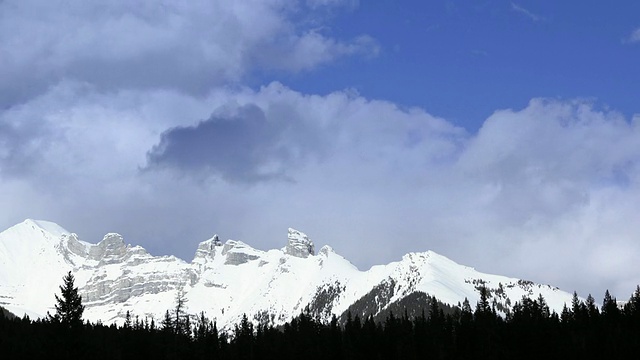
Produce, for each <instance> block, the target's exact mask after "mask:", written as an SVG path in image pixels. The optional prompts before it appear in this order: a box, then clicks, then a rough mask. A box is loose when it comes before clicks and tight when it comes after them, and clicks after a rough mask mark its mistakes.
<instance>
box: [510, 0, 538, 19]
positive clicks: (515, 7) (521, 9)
mask: <svg viewBox="0 0 640 360" xmlns="http://www.w3.org/2000/svg"><path fill="white" fill-rule="evenodd" d="M511 10H513V11H515V12H517V13H520V14H522V15H524V16H526V17H528V18H529V19H531V20H532V21H540V20H542V17H540V16H538V15H536V14H534V13H533V12H531V11H529V10H527V9H525V8H524V7H522V6H520V5H518V4H516V3H513V2H512V3H511Z"/></svg>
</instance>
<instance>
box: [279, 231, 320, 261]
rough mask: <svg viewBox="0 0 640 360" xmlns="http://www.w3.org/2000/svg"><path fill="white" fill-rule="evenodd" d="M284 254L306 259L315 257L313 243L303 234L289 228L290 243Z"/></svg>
mask: <svg viewBox="0 0 640 360" xmlns="http://www.w3.org/2000/svg"><path fill="white" fill-rule="evenodd" d="M284 252H285V253H286V254H289V255H291V256H295V257H299V258H306V257H308V256H309V255H315V248H314V246H313V241H311V240H310V239H309V237H307V235H306V234H305V233H303V232H300V231H298V230H296V229H292V228H289V243H288V244H287V246H286V247H285V248H284Z"/></svg>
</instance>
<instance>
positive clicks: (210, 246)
mask: <svg viewBox="0 0 640 360" xmlns="http://www.w3.org/2000/svg"><path fill="white" fill-rule="evenodd" d="M218 248H220V250H217V249H218ZM217 251H222V242H221V241H220V238H219V237H218V235H217V234H216V235H213V237H212V238H211V239H209V240H206V241H203V242H201V243H200V244H199V245H198V249H197V250H196V255H195V257H194V259H199V258H207V257H208V258H213V257H214V256H215V254H216V252H217Z"/></svg>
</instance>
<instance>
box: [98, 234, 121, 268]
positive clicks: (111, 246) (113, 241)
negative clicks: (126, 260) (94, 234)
mask: <svg viewBox="0 0 640 360" xmlns="http://www.w3.org/2000/svg"><path fill="white" fill-rule="evenodd" d="M126 253H127V245H126V244H125V243H124V239H123V238H122V235H120V234H116V233H109V234H107V235H105V236H104V238H103V239H102V241H100V242H99V243H98V244H97V245H95V246H93V247H92V248H91V249H90V250H89V257H90V258H91V259H93V260H97V261H100V262H101V263H105V264H112V263H116V262H120V261H121V260H122V258H123V257H124V256H125V255H126Z"/></svg>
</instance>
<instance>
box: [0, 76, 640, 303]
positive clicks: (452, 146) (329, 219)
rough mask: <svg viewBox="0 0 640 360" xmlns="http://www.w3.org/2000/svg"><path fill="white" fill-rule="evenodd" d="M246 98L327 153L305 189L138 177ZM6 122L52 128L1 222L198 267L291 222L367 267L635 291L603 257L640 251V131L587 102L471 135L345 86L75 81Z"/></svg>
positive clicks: (517, 115)
mask: <svg viewBox="0 0 640 360" xmlns="http://www.w3.org/2000/svg"><path fill="white" fill-rule="evenodd" d="M249 104H252V105H253V106H257V107H259V108H260V109H261V111H262V112H263V113H264V116H265V117H264V119H265V121H267V122H272V121H279V119H283V118H287V119H288V121H292V122H294V123H296V125H295V127H292V128H288V130H287V132H285V134H287V135H286V136H283V137H282V138H278V142H279V145H278V146H281V147H282V148H283V149H288V150H287V151H293V152H296V151H299V148H300V146H301V144H305V146H307V147H308V148H307V149H306V150H304V151H312V152H316V154H317V155H316V156H314V157H313V158H312V160H310V161H304V162H293V163H291V164H292V165H291V166H290V167H289V168H287V174H288V175H289V176H290V178H291V179H292V180H293V182H288V181H268V182H261V183H258V184H254V185H251V186H247V185H246V184H238V183H229V182H227V181H224V180H223V179H220V178H219V177H217V176H216V175H215V173H214V174H213V175H212V176H211V177H209V178H207V179H205V180H203V179H202V178H197V177H191V176H190V174H189V171H188V169H187V170H183V171H182V172H172V171H145V172H140V171H139V169H140V167H144V166H145V165H146V159H147V157H146V156H147V152H148V151H149V150H150V149H151V148H152V147H153V146H154V145H155V144H157V143H158V142H159V141H160V134H161V133H162V132H163V131H165V130H167V129H169V128H171V127H175V126H190V125H195V124H197V122H198V121H199V120H204V119H207V118H209V117H210V115H211V113H219V112H220V111H232V110H233V109H234V108H239V107H242V106H246V105H249ZM2 116H3V117H2V121H3V123H11V124H28V121H29V119H34V118H37V119H40V122H39V124H40V125H39V126H33V127H32V125H38V123H31V124H30V125H29V126H30V128H33V129H34V131H33V132H31V133H27V134H23V140H24V141H25V143H28V144H31V145H30V146H33V147H34V148H32V149H31V150H32V152H31V153H32V154H36V155H38V156H37V157H36V158H35V160H34V161H33V162H32V163H29V164H23V165H24V166H27V167H28V169H29V171H24V172H23V173H22V174H21V175H15V176H12V177H6V176H4V175H3V177H2V179H1V180H0V193H2V194H9V193H11V194H12V195H11V197H10V199H13V200H11V201H12V203H13V204H14V205H13V206H12V207H11V208H4V209H2V210H0V218H2V219H3V222H2V223H1V224H0V225H1V226H2V227H6V226H9V225H11V224H12V223H14V222H18V221H20V220H22V219H23V218H26V217H43V218H47V219H50V220H53V221H58V222H60V223H61V224H62V225H64V226H66V227H68V228H70V230H73V231H77V232H79V233H80V234H81V236H83V237H84V238H85V239H86V240H89V241H97V240H98V239H99V238H100V237H101V235H102V233H104V232H107V231H120V232H123V233H124V234H125V236H127V240H128V241H130V242H134V243H140V244H142V245H143V246H145V247H147V248H149V249H150V250H151V251H153V252H155V253H174V254H178V255H180V256H182V257H185V258H187V259H188V258H189V257H190V256H191V253H192V252H193V251H194V249H195V247H196V243H197V242H198V241H200V240H203V239H205V238H207V237H208V236H210V235H211V233H212V232H214V231H218V232H220V233H221V235H222V236H223V237H230V238H239V239H243V240H246V241H248V242H250V243H253V244H254V245H255V246H257V247H260V248H263V249H266V248H272V247H280V246H282V244H283V241H284V236H286V235H284V231H285V230H286V228H287V227H288V226H293V227H299V228H301V229H302V230H303V231H307V232H308V233H309V234H310V235H312V237H313V238H314V240H316V241H317V242H318V243H320V244H322V243H331V245H332V246H334V248H336V249H337V250H338V251H339V252H340V253H342V254H344V255H345V256H346V257H347V258H349V259H352V260H353V261H355V262H356V263H357V264H358V265H359V266H361V267H366V266H368V265H371V264H373V263H379V262H385V261H391V260H394V259H398V258H399V257H400V256H401V255H402V254H403V253H406V252H408V251H422V250H427V249H433V250H435V251H439V252H442V253H443V254H445V255H448V256H450V257H451V258H453V259H455V260H457V261H460V262H462V263H465V264H469V265H473V266H476V267H477V268H478V269H479V270H483V271H490V272H496V273H504V274H509V275H513V276H519V277H524V278H531V279H533V280H536V281H543V282H549V283H552V284H554V285H559V286H561V287H563V288H566V289H568V290H573V289H574V288H576V289H578V290H579V291H580V292H587V291H588V292H593V293H594V295H596V296H598V295H600V294H599V292H601V291H603V287H609V288H610V289H611V290H613V291H615V292H617V293H618V294H621V295H623V294H624V293H621V292H623V291H629V289H627V288H626V287H627V286H628V285H629V284H628V283H629V281H631V280H629V279H633V276H635V278H637V276H638V275H640V274H638V272H637V269H635V267H634V266H632V264H630V263H629V261H627V260H624V261H622V260H621V263H620V266H619V267H616V266H613V265H612V263H611V259H609V258H608V257H607V256H606V254H607V253H609V254H617V253H626V254H629V256H632V257H633V256H636V255H640V245H639V244H637V242H636V241H635V240H634V239H635V234H637V233H638V232H639V231H640V225H638V224H637V222H636V221H635V220H634V217H635V216H636V215H637V214H638V213H639V212H640V205H638V204H637V202H636V201H634V199H637V198H638V197H639V196H640V167H639V162H640V160H639V159H640V140H639V139H640V134H639V131H640V129H639V128H638V122H637V121H627V120H626V119H624V118H623V117H622V116H621V115H620V114H617V113H615V112H607V111H600V110H597V109H596V108H595V107H594V105H593V104H591V103H588V102H582V101H575V102H571V101H555V100H543V99H536V100H533V101H532V102H531V103H530V104H529V105H528V106H527V107H526V108H524V109H521V110H501V111H497V112H496V113H494V114H493V115H492V116H490V117H489V118H488V119H487V120H486V121H485V123H484V125H483V126H482V128H481V129H480V130H479V131H478V133H476V134H468V133H467V132H466V131H465V130H463V129H460V128H457V127H455V126H454V125H452V124H451V123H449V122H448V121H446V120H444V119H439V118H436V117H434V116H431V115H429V114H428V113H426V112H425V111H423V110H421V109H400V108H398V107H397V106H396V105H394V104H393V103H390V102H385V101H379V100H369V99H366V98H363V97H361V96H358V95H357V94H354V93H353V92H349V91H339V92H334V93H331V94H328V95H326V96H318V95H307V94H301V93H299V92H296V91H293V90H291V89H288V88H287V87H285V86H283V85H281V84H279V83H272V84H270V85H269V86H266V87H264V88H262V89H260V90H258V91H253V90H249V89H239V90H228V89H224V88H217V89H214V90H213V91H212V92H210V93H209V94H208V95H207V96H206V97H204V98H202V97H192V96H189V95H184V94H180V93H178V92H175V91H160V90H156V91H148V90H135V91H134V90H123V91H119V92H103V91H100V90H98V89H96V88H94V87H91V86H86V85H82V84H78V83H65V84H64V85H61V86H58V87H54V88H51V89H50V91H49V92H48V93H47V94H45V95H43V96H41V97H39V98H37V99H34V100H32V101H30V102H28V103H25V104H23V105H22V106H20V107H15V108H14V109H13V110H12V111H10V112H4V113H3V114H2ZM40 127H41V128H43V129H46V130H47V131H36V130H37V129H38V128H40ZM309 133H313V134H314V136H315V139H314V140H313V141H305V140H307V139H308V135H306V134H309ZM51 134H55V135H53V136H52V135H51ZM296 136H297V137H298V138H296ZM39 147H40V148H39ZM45 150H46V151H45ZM208 156H211V155H208ZM0 161H9V160H7V159H6V158H3V159H2V160H0ZM18 199H26V200H25V202H21V201H19V200H18ZM365 248H366V251H364V250H363V249H365ZM603 248H607V249H609V250H608V252H607V251H604V250H603ZM612 256H613V255H612ZM541 264H542V265H541ZM567 269H570V270H567ZM585 279H589V280H588V281H587V280H585Z"/></svg>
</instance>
